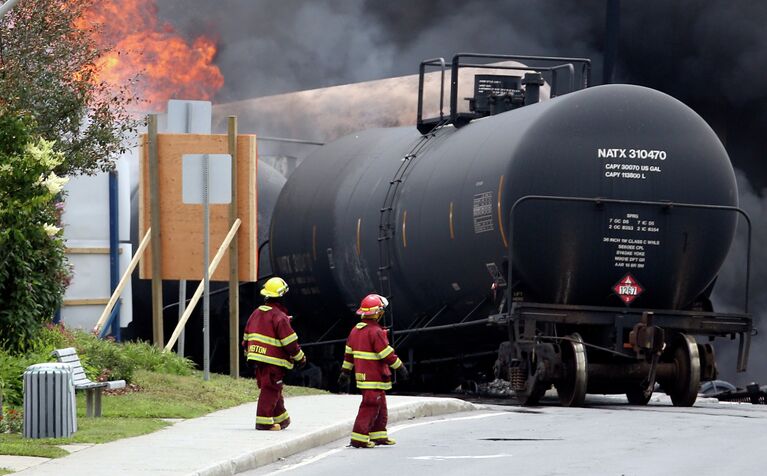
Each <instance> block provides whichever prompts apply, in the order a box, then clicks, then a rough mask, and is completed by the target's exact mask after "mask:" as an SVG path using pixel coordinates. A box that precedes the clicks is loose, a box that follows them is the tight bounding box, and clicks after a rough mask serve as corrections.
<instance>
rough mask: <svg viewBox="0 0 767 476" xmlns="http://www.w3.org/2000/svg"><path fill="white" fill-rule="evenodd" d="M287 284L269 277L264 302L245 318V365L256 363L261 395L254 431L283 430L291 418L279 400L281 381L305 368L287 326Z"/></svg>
mask: <svg viewBox="0 0 767 476" xmlns="http://www.w3.org/2000/svg"><path fill="white" fill-rule="evenodd" d="M287 292H288V284H287V283H286V282H285V281H284V280H283V279H282V278H277V277H275V278H271V279H269V280H268V281H266V283H265V284H264V286H263V288H262V289H261V295H263V296H264V297H265V298H266V299H265V303H264V305H263V306H259V307H258V308H257V309H256V310H255V311H254V312H253V314H251V315H250V317H249V318H248V322H247V324H245V332H244V335H243V337H242V346H243V348H244V350H245V355H246V356H247V359H248V363H251V364H255V377H256V383H257V384H258V388H260V389H261V393H260V395H259V397H258V408H257V410H256V430H284V429H285V428H287V427H288V425H290V416H289V415H288V412H287V410H286V409H285V403H284V401H283V398H282V387H283V384H282V379H283V377H284V376H285V372H286V371H288V370H290V369H292V368H293V366H294V365H298V367H299V368H302V367H303V366H304V365H306V356H304V352H303V351H302V350H301V346H299V345H298V336H297V335H296V333H295V331H293V328H292V327H291V325H290V318H289V317H288V311H287V308H286V307H285V304H284V303H283V300H282V298H283V296H285V293H287Z"/></svg>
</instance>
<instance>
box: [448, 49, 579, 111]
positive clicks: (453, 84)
mask: <svg viewBox="0 0 767 476" xmlns="http://www.w3.org/2000/svg"><path fill="white" fill-rule="evenodd" d="M461 58H481V59H496V60H521V61H542V62H545V63H559V64H558V65H555V66H553V67H526V66H525V67H513V66H502V65H490V64H487V63H484V64H474V63H461ZM562 63H565V64H567V63H577V64H580V65H581V72H582V74H583V82H582V88H584V89H585V88H587V87H588V86H589V83H590V82H591V60H590V59H588V58H564V57H552V56H524V55H494V54H482V53H458V54H456V55H455V56H453V63H452V66H451V80H450V120H451V122H453V123H455V121H456V120H457V119H458V70H459V69H460V68H482V69H522V70H524V69H528V68H529V69H533V70H536V71H551V70H552V69H553V68H557V69H559V68H561V66H563V64H562ZM571 81H573V78H571ZM572 89H573V88H571V90H570V91H569V92H572ZM554 93H556V91H554Z"/></svg>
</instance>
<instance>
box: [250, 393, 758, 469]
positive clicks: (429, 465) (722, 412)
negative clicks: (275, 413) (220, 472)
mask: <svg viewBox="0 0 767 476" xmlns="http://www.w3.org/2000/svg"><path fill="white" fill-rule="evenodd" d="M623 402H625V399H624V400H623V401H621V400H620V399H618V400H616V399H611V398H600V397H591V396H590V397H589V399H588V400H587V404H588V407H586V408H563V407H559V406H541V407H518V406H507V405H504V406H500V405H487V406H486V408H485V409H484V410H482V411H479V412H471V413H465V414H459V415H452V416H446V417H440V418H431V419H421V420H415V421H413V422H408V423H404V424H400V425H397V426H394V427H391V428H389V432H390V434H391V436H392V437H394V438H395V439H396V440H397V442H398V444H397V445H396V446H392V447H376V448H373V449H369V450H365V449H354V448H349V447H347V446H346V445H347V444H348V440H342V441H338V442H335V443H333V444H331V445H327V446H324V447H321V448H316V449H314V450H311V451H307V452H305V453H301V454H299V455H295V456H293V457H291V458H287V459H285V460H283V461H280V462H278V463H275V464H272V465H269V466H265V467H262V468H258V469H256V470H253V471H250V472H247V473H243V474H247V475H267V474H285V475H294V476H300V475H334V476H344V475H355V476H376V475H386V476H405V475H419V476H426V475H432V474H438V475H446V476H447V475H456V476H458V475H461V476H464V475H479V474H482V475H484V474H515V475H525V476H528V475H642V476H646V475H695V476H699V475H738V476H745V475H760V476H761V475H763V474H767V445H766V444H767V407H765V406H762V405H733V404H719V403H714V402H712V401H704V402H699V403H697V404H696V406H695V407H693V408H675V407H673V406H671V404H670V402H669V401H667V399H665V397H662V398H659V399H656V398H655V397H654V398H653V401H652V402H651V403H650V405H648V406H647V407H635V406H628V405H626V404H625V403H623ZM552 405H556V403H554V402H552Z"/></svg>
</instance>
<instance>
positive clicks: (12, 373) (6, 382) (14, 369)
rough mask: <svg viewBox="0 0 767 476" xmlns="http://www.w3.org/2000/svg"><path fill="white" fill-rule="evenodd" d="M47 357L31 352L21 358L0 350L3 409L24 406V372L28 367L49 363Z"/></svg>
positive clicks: (0, 387)
mask: <svg viewBox="0 0 767 476" xmlns="http://www.w3.org/2000/svg"><path fill="white" fill-rule="evenodd" d="M51 360H52V359H51V357H50V353H48V355H45V354H40V353H37V352H31V353H28V354H25V355H22V356H16V355H11V354H8V353H7V352H6V351H4V350H2V349H0V392H2V399H3V408H5V406H6V405H7V406H11V407H20V406H22V405H23V404H24V385H23V381H24V380H23V375H24V371H25V370H26V369H27V367H29V366H30V365H34V364H39V363H42V362H50V361H51Z"/></svg>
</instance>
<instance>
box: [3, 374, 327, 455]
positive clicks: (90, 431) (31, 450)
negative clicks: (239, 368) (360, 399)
mask: <svg viewBox="0 0 767 476" xmlns="http://www.w3.org/2000/svg"><path fill="white" fill-rule="evenodd" d="M133 383H134V384H136V385H138V386H140V387H141V388H142V391H140V392H133V393H127V394H124V395H104V396H103V397H102V401H101V404H102V407H101V408H102V415H103V416H102V417H101V418H86V417H85V396H84V394H82V393H81V392H78V394H77V417H78V418H77V426H78V429H77V432H75V433H74V434H73V435H72V437H70V438H56V439H53V438H50V439H36V440H32V439H23V438H21V436H20V435H18V434H16V435H12V434H0V454H3V455H19V456H41V457H47V458H58V457H61V456H65V455H67V454H68V453H67V452H66V451H64V450H62V449H61V448H58V446H57V445H66V444H72V443H106V442H109V441H114V440H119V439H122V438H128V437H132V436H138V435H143V434H146V433H151V432H153V431H157V430H159V429H161V428H163V427H165V426H167V425H168V424H169V423H167V422H165V421H162V420H160V418H195V417H199V416H202V415H205V414H208V413H211V412H213V411H216V410H220V409H223V408H229V407H233V406H237V405H241V404H243V403H248V402H255V401H256V400H257V399H258V389H257V388H256V383H255V381H254V380H252V379H237V380H235V379H232V378H230V377H228V376H225V375H219V374H211V376H210V380H209V381H208V382H205V381H203V380H202V373H201V372H197V371H195V372H193V373H192V375H190V376H181V375H168V374H161V373H156V372H149V371H146V370H137V371H136V372H135V374H134V375H133ZM319 393H325V392H324V391H322V390H317V389H312V388H304V387H285V396H286V397H287V396H298V395H312V394H319Z"/></svg>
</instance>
